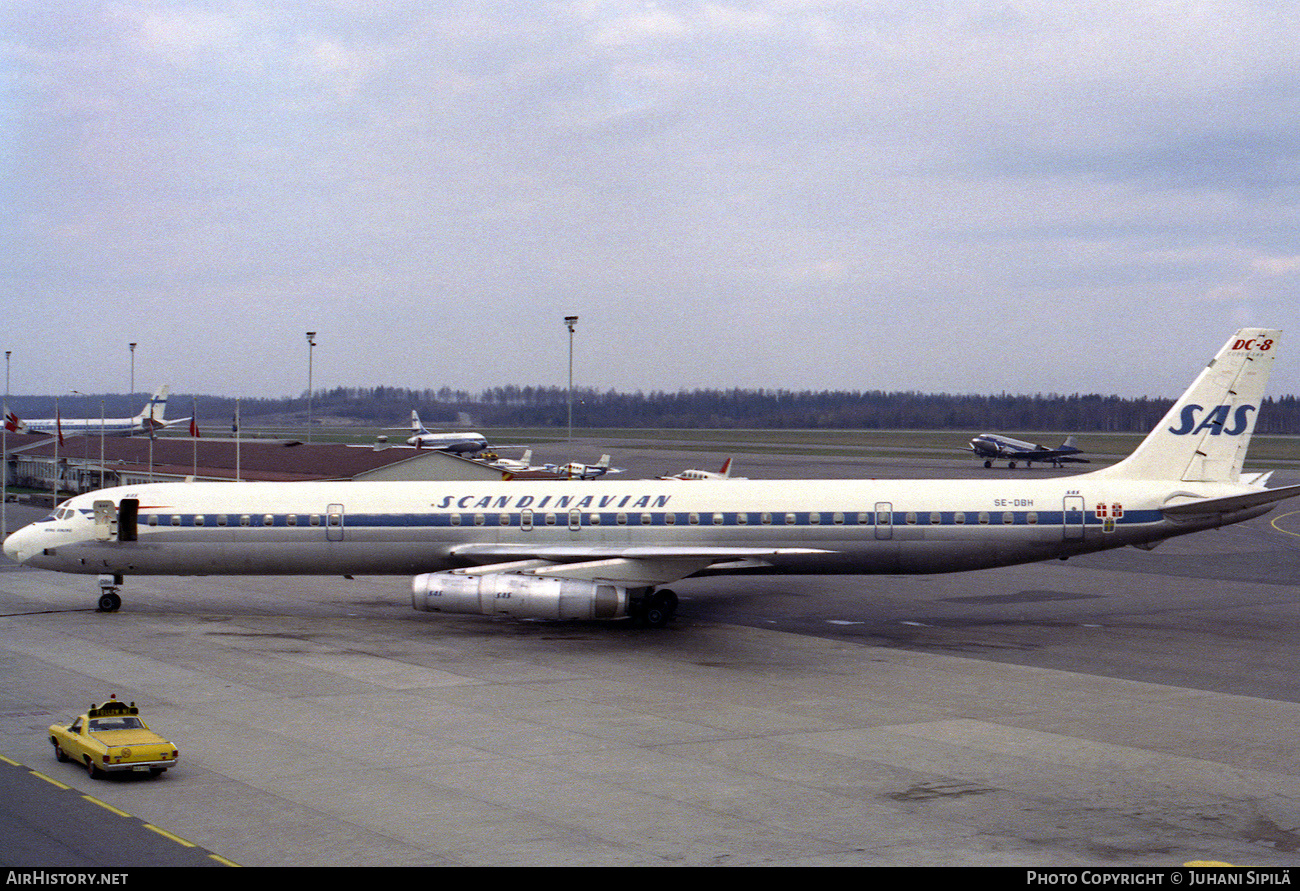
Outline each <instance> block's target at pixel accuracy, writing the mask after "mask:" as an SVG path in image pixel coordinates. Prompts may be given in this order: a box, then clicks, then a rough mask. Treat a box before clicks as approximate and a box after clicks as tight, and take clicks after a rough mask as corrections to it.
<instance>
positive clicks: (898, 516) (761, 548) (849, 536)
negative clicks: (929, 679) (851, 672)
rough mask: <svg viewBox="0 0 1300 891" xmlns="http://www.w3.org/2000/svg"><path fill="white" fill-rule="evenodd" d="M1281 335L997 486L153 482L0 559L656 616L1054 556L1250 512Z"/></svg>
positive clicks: (1157, 538)
mask: <svg viewBox="0 0 1300 891" xmlns="http://www.w3.org/2000/svg"><path fill="white" fill-rule="evenodd" d="M1280 333H1281V332H1279V331H1273V330H1265V329H1254V328H1252V329H1244V330H1242V331H1239V332H1237V333H1236V334H1235V335H1233V336H1232V338H1231V339H1229V340H1228V342H1227V343H1226V344H1224V346H1223V348H1222V349H1221V350H1220V351H1219V353H1218V355H1216V356H1215V357H1214V360H1213V361H1211V362H1210V364H1209V366H1208V367H1206V368H1205V369H1204V370H1203V371H1202V372H1201V373H1200V375H1199V376H1198V377H1197V378H1196V380H1195V381H1194V382H1193V384H1192V385H1191V387H1190V389H1188V390H1187V392H1186V393H1184V394H1183V396H1182V398H1180V399H1179V400H1178V401H1177V403H1175V405H1174V406H1173V408H1171V409H1170V411H1169V413H1168V414H1167V415H1166V416H1165V418H1164V420H1162V421H1161V422H1160V424H1159V425H1158V426H1157V427H1156V428H1155V429H1154V430H1153V431H1152V432H1151V433H1150V434H1149V435H1148V436H1147V437H1146V439H1145V440H1143V442H1142V443H1141V445H1140V446H1139V447H1138V448H1137V450H1136V451H1135V452H1133V454H1132V455H1130V456H1129V457H1127V458H1126V459H1124V460H1123V461H1120V462H1119V463H1118V464H1115V465H1113V466H1110V467H1106V468H1102V469H1099V470H1095V471H1093V472H1091V473H1086V474H1081V475H1077V476H1066V477H1056V478H1051V479H1015V480H1011V479H998V480H987V479H986V480H843V479H837V480H791V481H774V480H738V479H730V480H700V481H698V482H694V483H692V484H691V485H689V486H682V485H680V484H679V483H677V482H666V481H660V480H645V481H626V482H601V483H590V482H577V481H574V482H569V481H545V482H541V481H520V480H516V481H510V482H311V483H307V482H291V483H251V482H245V483H200V482H186V483H157V484H148V485H139V486H125V487H119V488H113V489H105V490H102V491H99V492H91V493H88V494H85V495H78V496H76V497H74V498H71V499H69V500H68V501H65V502H63V503H62V504H61V505H59V506H58V508H57V509H56V510H55V512H54V514H53V515H52V516H50V517H47V518H46V519H43V520H41V521H39V522H36V523H33V524H32V525H30V526H27V527H25V528H23V529H20V530H18V531H17V532H15V533H14V534H13V535H11V536H9V538H8V539H7V540H6V541H5V545H4V548H5V553H7V554H8V555H9V556H10V557H12V558H13V559H15V560H17V561H19V562H21V563H25V564H27V565H29V566H35V567H40V568H43V569H52V570H58V571H61V572H74V573H85V574H92V575H93V574H98V575H99V576H100V589H101V593H100V608H101V609H104V610H113V609H116V608H118V606H119V605H120V602H121V601H120V597H119V594H118V586H119V585H120V584H121V582H122V579H123V577H124V576H127V575H132V574H140V575H177V576H183V575H273V574H295V575H353V574H357V575H360V574H385V575H394V574H400V575H410V576H412V577H413V583H412V603H413V605H414V606H415V608H416V609H418V610H427V611H431V612H444V613H472V614H484V615H505V616H514V617H545V618H552V619H594V618H609V619H613V618H620V617H632V618H636V619H639V620H641V621H643V622H645V623H647V624H650V625H659V624H662V623H663V622H666V621H667V620H668V619H669V618H670V617H671V615H672V613H673V611H674V609H675V607H676V603H677V598H676V595H674V594H673V593H672V591H670V590H668V589H667V588H665V587H664V586H666V585H669V584H672V583H674V582H677V581H679V580H681V579H684V578H687V577H689V576H693V575H697V574H704V573H745V572H768V573H811V574H828V573H857V574H862V573H890V574H897V573H939V572H954V571H959V570H971V569H982V568H987V567H992V566H1005V565H1011V564H1017V563H1028V562H1032V561H1037V560H1046V559H1050V558H1054V557H1055V558H1061V559H1064V558H1068V557H1072V556H1074V555H1076V554H1087V553H1092V552H1094V551H1103V550H1107V549H1110V548H1118V547H1121V546H1124V545H1135V546H1137V547H1139V548H1146V549H1149V548H1152V547H1154V546H1155V545H1157V544H1158V543H1159V542H1161V541H1162V540H1164V539H1167V538H1171V537H1173V536H1177V535H1186V534H1188V533H1192V532H1198V531H1200V530H1203V529H1213V528H1215V527H1218V526H1223V525H1226V524H1229V523H1238V522H1241V521H1243V520H1248V519H1251V518H1252V517H1257V516H1260V515H1261V514H1264V513H1267V512H1268V511H1269V510H1271V509H1272V506H1273V504H1274V502H1277V501H1280V500H1282V499H1285V498H1291V497H1293V496H1296V495H1300V486H1286V487H1280V488H1274V489H1269V488H1266V487H1265V485H1264V483H1265V481H1266V479H1267V475H1266V474H1247V475H1243V474H1242V462H1243V460H1244V458H1245V455H1246V447H1247V444H1248V443H1249V441H1250V437H1251V434H1252V432H1253V431H1254V429H1255V421H1256V416H1257V414H1258V411H1259V405H1260V400H1261V398H1262V397H1263V393H1264V384H1265V381H1266V380H1267V378H1268V374H1269V371H1270V370H1271V368H1272V365H1273V360H1274V357H1275V356H1276V355H1277V350H1278V343H1279V338H1280Z"/></svg>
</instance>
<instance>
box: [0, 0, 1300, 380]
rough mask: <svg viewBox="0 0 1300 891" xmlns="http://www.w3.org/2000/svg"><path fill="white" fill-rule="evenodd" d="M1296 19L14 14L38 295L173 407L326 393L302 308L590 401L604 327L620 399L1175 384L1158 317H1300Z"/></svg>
mask: <svg viewBox="0 0 1300 891" xmlns="http://www.w3.org/2000/svg"><path fill="white" fill-rule="evenodd" d="M1290 16H1291V11H1290V9H1289V7H1286V6H1284V5H1282V4H1277V3H1270V2H1263V0H1260V2H1219V0H1208V2H1198V3H1194V4H1193V3H1186V2H1179V0H1140V2H1136V3H1132V2H1131V3H1124V4H1120V3H1114V2H1082V3H1077V4H1073V5H1071V6H1069V7H1061V6H1060V5H1059V4H1056V3H1047V2H1045V0H1043V2H1038V0H1015V2H1010V3H1001V2H1000V3H991V2H984V0H957V2H944V3H922V4H916V3H902V2H876V3H870V4H862V3H860V2H858V3H851V2H838V0H768V2H747V3H741V2H731V3H727V2H718V0H713V2H671V0H660V2H655V3H643V2H596V0H580V2H571V3H564V2H559V3H553V4H544V5H543V4H535V3H526V2H515V3H510V2H498V3H486V2H484V3H471V4H464V5H460V6H457V7H456V8H454V9H453V8H447V9H443V8H431V7H429V6H428V5H427V4H421V3H405V4H404V3H401V2H394V3H391V4H384V5H382V6H379V7H373V6H369V5H359V4H350V3H345V2H338V3H331V4H314V5H307V6H301V7H295V6H280V5H276V4H267V3H257V2H251V0H248V2H234V0H232V2H228V3H221V4H205V5H197V4H191V3H183V2H176V3H170V2H162V0H160V2H154V3H149V4H128V3H119V2H106V3H98V4H82V3H67V4H60V3H52V4H36V3H34V2H32V3H26V4H24V3H18V4H12V5H11V6H10V7H9V9H8V10H7V19H6V20H5V21H4V23H3V25H2V26H0V27H3V33H2V34H0V38H3V39H0V53H2V55H0V64H3V66H4V70H5V74H6V77H7V78H9V81H10V83H12V84H13V85H14V87H13V89H12V90H11V94H10V95H11V99H12V101H11V103H10V105H9V108H8V110H7V111H6V112H4V113H5V114H6V127H5V128H4V129H5V131H6V132H7V133H9V134H10V135H9V137H8V138H9V139H10V145H11V146H12V147H13V152H12V153H11V155H12V157H13V158H14V159H15V161H14V163H13V165H12V168H11V170H10V174H11V175H9V176H7V177H5V180H6V184H5V186H4V188H5V190H6V191H5V192H4V193H3V197H4V198H6V199H7V200H6V206H7V207H8V211H7V213H6V214H5V215H4V216H3V217H0V237H3V238H5V240H6V243H7V244H10V245H12V246H13V248H12V249H11V250H10V251H9V252H8V254H7V256H5V257H4V259H2V260H0V275H3V277H4V281H5V283H6V285H7V286H8V288H9V290H10V291H11V292H12V293H15V294H21V295H22V297H23V301H24V308H23V310H22V315H21V316H20V317H21V318H22V319H24V320H25V323H26V322H27V321H30V322H32V323H33V324H35V320H39V319H44V318H51V317H67V316H69V315H74V316H75V315H78V314H80V313H81V312H82V308H83V307H85V306H87V305H88V301H90V304H89V305H93V307H94V310H95V314H94V318H95V321H94V324H82V325H75V326H71V327H70V330H69V333H68V335H67V336H68V337H69V338H70V340H69V342H68V343H67V349H69V350H71V351H72V352H73V353H74V354H76V355H85V356H98V355H108V356H112V355H116V354H117V353H119V352H122V349H120V348H119V347H120V343H119V342H121V343H125V342H126V341H127V340H137V341H142V342H145V341H147V340H149V339H150V338H154V340H155V342H156V343H157V345H156V346H155V347H154V355H157V356H159V357H160V367H158V368H157V370H156V374H157V375H159V376H166V377H170V378H171V383H172V384H173V389H175V390H177V391H183V390H185V389H198V390H206V391H218V392H231V393H235V392H247V393H250V394H254V395H255V394H260V393H266V394H279V393H281V392H295V391H296V390H297V389H299V388H300V386H301V382H300V381H298V378H299V377H300V376H301V375H300V374H299V368H298V366H299V365H300V364H301V362H300V359H301V357H300V356H299V353H300V352H301V350H300V349H299V345H298V341H299V340H301V339H302V332H301V331H299V330H297V329H299V328H303V330H306V329H305V328H304V327H303V326H304V325H310V326H311V327H312V328H314V329H316V330H319V331H320V332H321V334H320V340H321V344H322V346H321V347H320V348H318V350H317V360H318V370H319V371H320V376H319V379H320V380H323V381H330V382H331V383H338V384H345V385H353V384H357V385H361V384H373V383H385V384H401V385H411V386H418V387H424V386H435V387H436V386H441V385H442V384H443V383H446V384H448V385H451V386H453V387H458V388H468V389H476V388H478V387H486V386H493V385H498V384H503V383H555V382H557V381H559V380H561V379H562V378H563V376H564V371H565V369H564V368H563V367H562V366H563V364H564V363H563V362H559V361H557V360H556V359H555V356H556V355H558V354H559V353H560V352H562V351H563V349H564V347H565V332H564V330H563V326H562V325H561V324H560V321H559V319H560V318H561V317H562V316H563V315H565V314H567V313H569V312H579V313H580V314H581V315H582V316H583V324H582V328H581V331H580V334H579V338H580V347H581V349H580V356H581V361H580V363H579V369H580V376H582V377H585V379H587V380H590V381H592V382H594V383H599V385H601V386H613V387H618V388H623V389H673V388H676V387H694V386H731V385H753V386H770V387H799V388H803V387H814V388H815V387H821V386H826V387H837V388H854V387H860V388H886V389H889V388H900V389H923V390H947V391H957V390H965V391H969V390H978V391H984V390H994V391H996V390H1003V389H1016V388H1030V389H1032V390H1035V391H1037V390H1045V391H1054V390H1055V391H1072V390H1074V389H1084V388H1086V389H1113V390H1115V391H1118V392H1125V393H1132V392H1146V391H1147V388H1149V387H1160V388H1161V389H1160V390H1159V392H1160V393H1161V394H1164V395H1168V394H1169V393H1170V390H1171V389H1173V390H1176V389H1180V388H1181V387H1182V386H1183V385H1184V384H1185V383H1186V380H1185V377H1186V374H1187V372H1188V371H1190V370H1194V367H1195V363H1193V368H1192V369H1184V368H1176V369H1174V370H1172V371H1169V372H1166V370H1165V365H1166V364H1167V363H1165V364H1162V362H1161V360H1160V359H1159V358H1158V357H1157V356H1156V355H1154V354H1153V353H1151V351H1150V350H1149V349H1148V348H1147V345H1148V344H1149V343H1150V340H1151V330H1152V328H1153V327H1154V328H1155V329H1157V330H1159V331H1161V333H1162V338H1165V339H1167V340H1168V342H1169V343H1170V344H1178V346H1177V347H1172V346H1171V347H1170V348H1171V349H1175V348H1176V349H1177V350H1178V351H1179V352H1181V351H1182V350H1183V349H1186V350H1188V351H1193V352H1197V353H1198V355H1199V353H1200V352H1204V353H1206V354H1207V355H1208V354H1209V352H1210V351H1212V350H1213V349H1215V348H1217V345H1218V343H1219V342H1221V340H1222V339H1223V338H1224V337H1226V335H1227V333H1229V331H1228V328H1229V327H1230V326H1232V325H1236V324H1239V322H1240V320H1241V319H1247V320H1249V321H1251V322H1258V323H1262V324H1278V325H1282V326H1284V327H1286V326H1289V327H1292V328H1295V327H1296V325H1295V324H1294V322H1295V321H1296V317H1297V309H1296V306H1297V305H1298V304H1300V300H1296V299H1295V297H1296V293H1295V289H1296V284H1297V282H1296V276H1295V272H1294V266H1293V264H1294V257H1293V247H1294V241H1295V238H1294V236H1295V207H1296V205H1297V198H1298V195H1297V176H1296V171H1297V163H1296V159H1297V155H1296V150H1295V149H1294V147H1293V143H1294V139H1293V134H1294V131H1295V125H1296V118H1297V114H1298V113H1300V100H1297V98H1296V97H1297V96H1300V89H1297V87H1298V86H1300V84H1297V80H1298V79H1300V74H1298V73H1297V72H1296V70H1295V67H1294V65H1293V62H1292V60H1293V59H1294V58H1296V57H1297V55H1300V53H1297V50H1300V47H1298V46H1297V45H1296V43H1297V37H1296V36H1295V35H1294V29H1293V28H1292V27H1291V26H1290V23H1289V19H1290ZM163 331H165V332H167V337H166V338H164V337H162V336H161V332H163ZM154 332H159V333H154ZM214 340H219V342H220V348H219V349H218V348H213V347H212V344H213V342H214ZM163 342H167V343H168V346H167V347H165V348H164V347H163V346H162V343H163ZM172 343H174V344H176V346H175V347H173V346H171V344H172ZM1101 343H1105V344H1107V348H1106V350H1105V354H1106V355H1112V354H1119V355H1126V356H1128V357H1129V360H1128V361H1125V362H1111V361H1107V362H1105V363H1103V365H1102V367H1101V368H1098V364H1097V356H1098V355H1099V352H1098V350H1097V349H1096V345H1097V344H1101ZM143 349H144V348H143V347H142V353H141V356H142V357H143V356H144V355H148V353H145V352H143ZM164 349H166V350H167V351H169V352H173V353H174V354H175V355H176V356H177V357H183V359H182V358H177V359H176V360H175V361H174V363H173V364H172V366H171V367H166V366H161V356H162V355H163V353H164ZM972 357H979V358H978V360H975V361H973V360H972ZM25 361H26V364H25V365H24V366H23V367H24V374H25V375H27V377H26V378H25V379H26V380H27V381H28V382H29V383H30V386H26V385H24V388H26V389H30V390H33V391H36V390H42V389H45V390H51V389H57V388H58V387H61V386H63V384H62V383H61V381H63V380H64V379H65V378H67V377H68V376H69V375H70V374H72V375H76V382H75V383H74V384H72V385H71V386H75V387H76V389H79V390H83V391H88V390H90V389H94V388H95V387H96V386H97V384H96V383H94V381H95V380H96V379H97V378H101V377H102V378H103V379H104V380H105V381H106V382H108V381H112V380H115V379H118V378H120V377H121V375H120V374H118V373H117V372H116V370H111V371H110V370H109V369H103V370H101V368H100V364H102V363H87V365H86V367H84V368H75V369H69V368H68V367H67V363H66V361H62V356H61V355H57V354H54V355H44V353H43V351H38V352H36V354H35V355H32V356H29V357H28V358H27V359H26V360H25ZM331 363H334V364H331ZM1296 367H1300V363H1297V366H1296ZM1286 369H1287V366H1286V365H1280V366H1279V370H1278V374H1279V376H1280V378H1281V381H1280V382H1281V384H1282V386H1284V387H1289V388H1290V389H1291V390H1294V389H1295V388H1296V382H1297V381H1298V380H1300V373H1297V372H1296V371H1295V370H1294V368H1293V370H1291V371H1288V370H1286ZM331 375H333V376H334V377H333V379H331ZM110 385H111V384H110V383H105V384H104V386H105V387H107V386H110Z"/></svg>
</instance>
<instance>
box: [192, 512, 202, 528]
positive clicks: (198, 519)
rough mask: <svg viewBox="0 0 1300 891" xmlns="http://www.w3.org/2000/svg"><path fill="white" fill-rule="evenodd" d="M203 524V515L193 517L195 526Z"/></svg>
mask: <svg viewBox="0 0 1300 891" xmlns="http://www.w3.org/2000/svg"><path fill="white" fill-rule="evenodd" d="M203 523H204V520H203V514H198V515H197V516H195V517H194V525H195V526H202V525H203Z"/></svg>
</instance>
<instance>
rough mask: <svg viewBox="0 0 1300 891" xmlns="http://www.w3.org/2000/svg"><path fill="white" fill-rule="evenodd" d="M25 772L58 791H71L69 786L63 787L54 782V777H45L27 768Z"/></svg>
mask: <svg viewBox="0 0 1300 891" xmlns="http://www.w3.org/2000/svg"><path fill="white" fill-rule="evenodd" d="M15 766H17V765H15ZM27 772H28V773H30V774H31V775H32V776H34V777H36V779H38V780H45V782H47V783H49V784H50V785H51V786H58V787H59V788H60V789H71V788H72V787H71V786H68V785H64V784H63V783H60V782H59V781H58V780H56V779H55V778H54V777H47V776H46V775H45V774H43V773H41V772H40V771H39V770H32V769H30V768H28V770H27Z"/></svg>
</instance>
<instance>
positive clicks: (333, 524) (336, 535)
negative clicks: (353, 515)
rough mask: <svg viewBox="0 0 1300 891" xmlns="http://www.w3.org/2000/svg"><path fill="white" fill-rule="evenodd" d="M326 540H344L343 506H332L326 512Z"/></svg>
mask: <svg viewBox="0 0 1300 891" xmlns="http://www.w3.org/2000/svg"><path fill="white" fill-rule="evenodd" d="M325 540H326V541H342V540H343V505H341V504H331V505H330V506H329V509H328V510H327V511H326V512H325Z"/></svg>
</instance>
